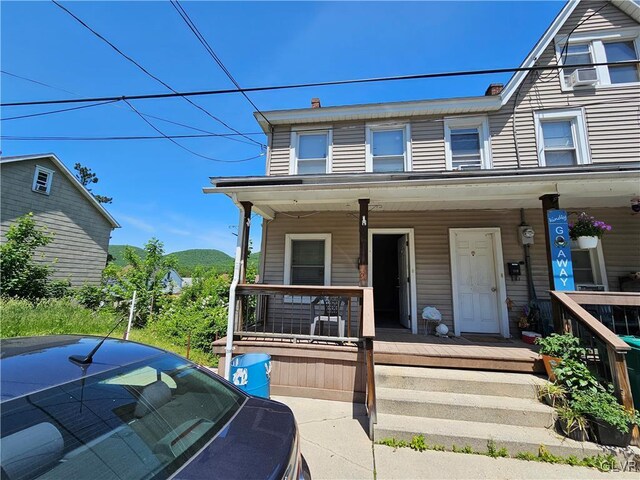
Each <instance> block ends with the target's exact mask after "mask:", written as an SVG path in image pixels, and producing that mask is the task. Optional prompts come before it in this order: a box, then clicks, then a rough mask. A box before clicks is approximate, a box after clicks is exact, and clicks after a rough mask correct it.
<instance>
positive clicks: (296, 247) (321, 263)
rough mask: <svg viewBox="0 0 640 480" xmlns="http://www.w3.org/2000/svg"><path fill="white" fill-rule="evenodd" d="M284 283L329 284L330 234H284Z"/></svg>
mask: <svg viewBox="0 0 640 480" xmlns="http://www.w3.org/2000/svg"><path fill="white" fill-rule="evenodd" d="M284 263H285V265H284V283H285V285H330V284H331V234H328V233H326V234H325V233H321V234H315V233H299V234H287V235H286V236H285V260H284Z"/></svg>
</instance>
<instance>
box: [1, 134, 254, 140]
mask: <svg viewBox="0 0 640 480" xmlns="http://www.w3.org/2000/svg"><path fill="white" fill-rule="evenodd" d="M228 135H237V134H233V133H201V134H191V135H189V134H186V135H169V134H167V135H124V136H104V137H100V136H95V135H94V136H86V137H79V136H42V137H36V136H28V135H0V139H2V140H25V141H26V140H29V141H86V142H94V141H103V140H166V139H167V138H211V137H226V136H228ZM243 135H264V133H262V132H259V133H258V132H256V133H244V134H243Z"/></svg>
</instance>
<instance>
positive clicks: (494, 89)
mask: <svg viewBox="0 0 640 480" xmlns="http://www.w3.org/2000/svg"><path fill="white" fill-rule="evenodd" d="M503 88H504V85H503V84H502V83H492V84H491V85H489V86H488V87H487V91H486V92H484V94H485V95H486V96H492V95H500V92H502V89H503Z"/></svg>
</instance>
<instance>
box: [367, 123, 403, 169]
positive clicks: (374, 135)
mask: <svg viewBox="0 0 640 480" xmlns="http://www.w3.org/2000/svg"><path fill="white" fill-rule="evenodd" d="M366 169H367V172H408V171H411V132H410V127H409V124H406V125H371V126H367V133H366Z"/></svg>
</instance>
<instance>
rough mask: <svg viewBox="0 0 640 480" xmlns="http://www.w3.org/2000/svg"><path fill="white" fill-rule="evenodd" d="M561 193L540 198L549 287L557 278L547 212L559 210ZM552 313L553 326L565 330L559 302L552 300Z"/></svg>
mask: <svg viewBox="0 0 640 480" xmlns="http://www.w3.org/2000/svg"><path fill="white" fill-rule="evenodd" d="M559 197H560V195H558V194H557V193H548V194H546V195H542V196H541V197H540V198H539V200H541V201H542V220H543V224H544V243H545V245H546V248H547V269H548V271H549V289H550V290H554V289H555V280H554V278H553V260H552V258H551V238H550V236H549V222H548V221H547V212H548V211H549V210H558V209H559V208H560V203H559V201H558V198H559ZM551 314H552V316H553V326H554V329H555V331H556V332H557V333H563V332H564V326H563V321H562V309H561V308H560V306H559V305H558V302H554V301H552V302H551Z"/></svg>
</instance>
